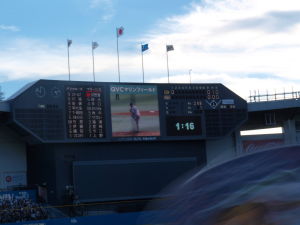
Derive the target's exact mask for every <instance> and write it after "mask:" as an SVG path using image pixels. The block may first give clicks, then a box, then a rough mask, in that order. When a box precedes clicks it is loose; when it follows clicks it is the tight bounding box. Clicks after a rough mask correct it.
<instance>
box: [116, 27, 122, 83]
mask: <svg viewBox="0 0 300 225" xmlns="http://www.w3.org/2000/svg"><path fill="white" fill-rule="evenodd" d="M116 35H117V55H118V75H119V83H120V81H121V78H120V59H119V34H118V28H116Z"/></svg>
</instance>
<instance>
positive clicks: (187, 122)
mask: <svg viewBox="0 0 300 225" xmlns="http://www.w3.org/2000/svg"><path fill="white" fill-rule="evenodd" d="M166 125H167V136H197V135H202V126H201V117H200V116H188V117H187V116H167V117H166Z"/></svg>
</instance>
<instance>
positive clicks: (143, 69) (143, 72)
mask: <svg viewBox="0 0 300 225" xmlns="http://www.w3.org/2000/svg"><path fill="white" fill-rule="evenodd" d="M141 53H142V71H143V83H144V82H145V73H144V54H143V44H142V43H141Z"/></svg>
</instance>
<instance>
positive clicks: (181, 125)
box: [10, 80, 247, 143]
mask: <svg viewBox="0 0 300 225" xmlns="http://www.w3.org/2000/svg"><path fill="white" fill-rule="evenodd" d="M10 102H11V108H12V112H13V114H12V115H13V122H14V123H15V124H16V125H18V126H19V127H21V128H22V129H23V130H25V131H26V132H28V133H29V134H30V135H32V136H34V137H35V138H37V139H38V140H40V141H41V142H44V143H53V142H62V143H64V142H66V143H71V142H114V141H117V142H119V141H158V140H203V139H209V138H220V137H222V136H225V135H227V134H229V133H230V132H232V131H234V130H235V129H236V128H237V127H238V126H240V125H241V124H242V123H243V122H245V121H246V119H247V103H246V101H245V100H243V99H242V98H240V97H239V96H238V95H236V94H235V93H233V92H232V91H230V90H229V89H227V88H226V87H225V86H223V85H222V84H174V83H168V84H153V83H106V82H105V83H104V82H81V81H55V80H39V81H36V82H34V83H32V84H30V85H28V86H27V87H25V88H24V89H23V90H22V91H20V92H19V93H17V94H16V95H15V96H14V97H12V98H11V100H10Z"/></svg>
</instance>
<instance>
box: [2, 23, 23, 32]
mask: <svg viewBox="0 0 300 225" xmlns="http://www.w3.org/2000/svg"><path fill="white" fill-rule="evenodd" d="M0 30H7V31H12V32H17V31H20V28H18V27H16V26H11V25H10V26H7V25H3V24H0Z"/></svg>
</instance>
